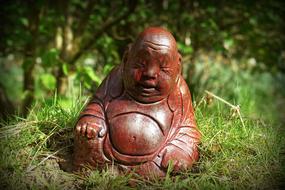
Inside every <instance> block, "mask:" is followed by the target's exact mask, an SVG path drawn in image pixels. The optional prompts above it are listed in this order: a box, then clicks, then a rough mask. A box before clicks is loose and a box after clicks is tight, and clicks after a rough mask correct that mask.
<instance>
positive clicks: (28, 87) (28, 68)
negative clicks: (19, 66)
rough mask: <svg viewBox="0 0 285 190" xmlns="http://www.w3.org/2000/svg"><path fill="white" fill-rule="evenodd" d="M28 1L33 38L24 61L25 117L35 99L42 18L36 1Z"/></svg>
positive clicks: (30, 30)
mask: <svg viewBox="0 0 285 190" xmlns="http://www.w3.org/2000/svg"><path fill="white" fill-rule="evenodd" d="M27 3H29V4H30V6H31V12H30V14H29V15H28V19H29V25H28V27H27V30H28V31H29V33H30V37H31V38H30V40H29V41H28V42H27V44H26V47H25V58H24V63H23V70H24V76H23V91H24V94H25V97H24V100H23V103H22V114H23V116H24V117H25V116H27V114H28V113H29V109H30V107H31V105H32V103H33V101H34V92H35V79H34V76H33V70H34V67H35V64H36V46H37V37H38V28H39V20H40V7H36V5H35V2H33V1H31V2H29V1H28V2H27Z"/></svg>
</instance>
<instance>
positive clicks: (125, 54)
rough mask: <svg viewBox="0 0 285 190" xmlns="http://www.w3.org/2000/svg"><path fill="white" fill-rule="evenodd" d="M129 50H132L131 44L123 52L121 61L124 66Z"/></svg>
mask: <svg viewBox="0 0 285 190" xmlns="http://www.w3.org/2000/svg"><path fill="white" fill-rule="evenodd" d="M131 49H132V44H128V46H127V48H126V50H125V52H124V55H123V60H122V62H123V64H124V65H125V64H126V63H127V61H128V59H129V55H130V51H131Z"/></svg>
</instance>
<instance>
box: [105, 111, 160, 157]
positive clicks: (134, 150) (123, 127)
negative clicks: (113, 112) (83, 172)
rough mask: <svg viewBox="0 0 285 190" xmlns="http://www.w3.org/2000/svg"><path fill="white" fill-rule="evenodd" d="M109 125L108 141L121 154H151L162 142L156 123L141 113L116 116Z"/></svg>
mask: <svg viewBox="0 0 285 190" xmlns="http://www.w3.org/2000/svg"><path fill="white" fill-rule="evenodd" d="M109 124H110V128H109V129H110V140H111V142H112V144H113V146H114V148H115V149H116V150H117V151H118V152H120V153H122V154H127V155H147V154H151V153H153V152H155V151H156V150H157V149H158V148H159V147H160V145H161V143H162V142H163V140H164V136H163V134H162V132H161V129H160V127H159V125H158V123H157V122H156V121H155V120H153V119H152V118H150V117H148V116H146V115H143V114H141V113H126V114H122V115H118V116H116V117H114V118H112V119H111V120H110V121H109Z"/></svg>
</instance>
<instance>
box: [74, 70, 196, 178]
mask: <svg viewBox="0 0 285 190" xmlns="http://www.w3.org/2000/svg"><path fill="white" fill-rule="evenodd" d="M122 74H123V73H122V66H121V65H120V66H118V67H116V68H115V69H113V70H112V72H111V73H110V74H109V75H108V76H107V78H106V79H105V80H104V81H103V82H102V84H101V85H100V87H99V88H98V89H97V91H96V93H95V95H94V97H93V98H92V100H91V101H90V102H89V104H88V105H87V106H86V108H85V109H84V111H83V112H82V113H81V114H80V118H79V120H80V119H82V118H85V119H87V120H88V118H93V119H92V121H93V124H94V125H96V126H98V127H101V128H102V129H103V135H102V136H101V137H96V138H91V139H87V138H84V137H80V134H76V135H75V149H74V164H75V166H76V167H77V168H78V167H80V165H82V164H89V165H91V166H94V167H102V166H104V165H106V163H110V164H113V163H114V165H116V166H118V167H119V168H121V169H123V170H127V171H132V170H135V171H136V172H137V173H140V174H142V175H150V174H154V175H156V176H164V175H165V172H166V168H165V167H162V159H163V155H164V154H166V153H169V152H172V153H174V155H177V158H176V159H177V160H179V161H180V162H183V164H184V166H186V168H190V167H191V166H192V164H193V162H195V161H196V160H197V159H198V150H197V145H198V143H199V141H200V133H199V131H198V129H197V127H196V123H195V119H194V111H193V107H192V103H191V96H190V92H189V89H188V86H187V84H186V82H185V81H184V79H183V78H182V76H181V75H180V76H179V79H178V81H177V83H176V86H175V87H174V88H173V89H172V91H171V92H170V94H169V96H168V97H167V98H165V99H163V100H161V101H159V102H155V103H147V104H146V103H142V102H137V101H135V100H134V99H133V98H132V97H131V96H129V95H128V93H127V92H126V91H125V89H124V85H123V79H122ZM94 118H96V120H94ZM94 121H95V123H94ZM101 132H102V131H101Z"/></svg>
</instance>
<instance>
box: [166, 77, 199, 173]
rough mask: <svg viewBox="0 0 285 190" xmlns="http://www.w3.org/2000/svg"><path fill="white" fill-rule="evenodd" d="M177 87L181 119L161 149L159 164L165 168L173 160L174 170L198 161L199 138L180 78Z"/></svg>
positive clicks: (188, 98) (186, 90)
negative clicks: (180, 100) (180, 102)
mask: <svg viewBox="0 0 285 190" xmlns="http://www.w3.org/2000/svg"><path fill="white" fill-rule="evenodd" d="M178 86H179V88H180V92H181V95H182V117H181V119H180V122H179V126H178V128H177V129H176V131H175V133H174V136H173V137H172V138H171V141H169V142H168V143H167V145H166V147H165V148H164V149H163V152H162V155H163V157H162V162H161V165H162V167H164V168H167V167H168V165H169V161H170V160H173V162H174V163H173V164H174V170H179V169H186V168H190V167H191V166H192V164H193V163H194V162H195V161H197V160H198V144H199V142H200V136H201V135H200V132H199V131H198V128H197V126H196V122H195V117H194V110H193V106H192V101H191V95H190V92H189V89H188V86H187V84H186V82H185V81H184V79H183V78H182V77H181V79H180V84H179V85H178ZM176 158H177V159H176Z"/></svg>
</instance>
